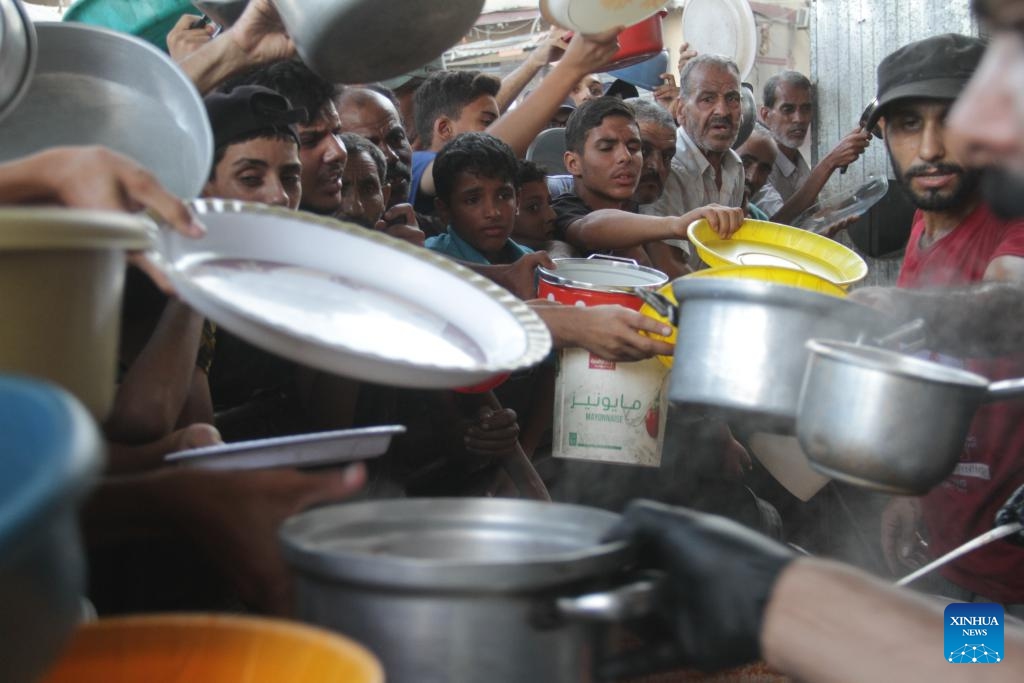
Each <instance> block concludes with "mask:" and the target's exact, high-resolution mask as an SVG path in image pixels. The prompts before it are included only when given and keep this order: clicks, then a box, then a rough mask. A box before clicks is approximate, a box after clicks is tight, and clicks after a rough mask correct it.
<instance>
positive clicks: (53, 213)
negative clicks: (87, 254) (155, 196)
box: [0, 206, 156, 251]
mask: <svg viewBox="0 0 1024 683" xmlns="http://www.w3.org/2000/svg"><path fill="white" fill-rule="evenodd" d="M0 225H3V230H0V251H13V250H30V249H31V250H38V249H134V250H138V249H149V248H151V247H152V246H153V240H154V234H155V233H156V226H155V225H154V224H153V222H152V221H151V220H149V219H148V218H146V217H145V216H143V215H130V214H126V213H117V212H114V211H87V210H84V209H63V208H55V207H49V206H44V207H9V208H7V207H5V208H0Z"/></svg>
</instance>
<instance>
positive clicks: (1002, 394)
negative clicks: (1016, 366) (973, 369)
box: [985, 377, 1024, 401]
mask: <svg viewBox="0 0 1024 683" xmlns="http://www.w3.org/2000/svg"><path fill="white" fill-rule="evenodd" d="M1020 396H1024V377H1017V378H1015V379H1003V380H1000V381H998V382H992V384H989V385H988V391H987V392H986V394H985V400H986V401H1003V400H1006V399H1008V398H1018V397H1020Z"/></svg>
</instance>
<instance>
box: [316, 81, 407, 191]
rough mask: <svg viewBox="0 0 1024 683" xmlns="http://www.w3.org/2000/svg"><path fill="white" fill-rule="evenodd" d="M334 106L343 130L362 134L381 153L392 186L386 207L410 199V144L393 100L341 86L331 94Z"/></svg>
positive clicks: (359, 89) (378, 94)
mask: <svg viewBox="0 0 1024 683" xmlns="http://www.w3.org/2000/svg"><path fill="white" fill-rule="evenodd" d="M334 105H335V106H336V107H337V109H338V118H339V119H340V121H341V130H342V131H344V132H346V133H355V134H357V135H362V136H363V137H365V138H366V139H367V140H369V141H370V142H372V143H373V144H375V145H377V147H379V148H380V151H381V152H383V153H384V159H385V160H386V161H387V163H388V173H387V181H388V185H389V186H390V187H391V197H390V198H389V199H388V206H389V207H391V206H394V205H395V204H403V203H405V202H407V201H409V180H410V177H411V176H410V173H411V171H410V169H409V166H410V165H411V164H412V144H410V142H409V138H408V136H407V135H406V130H405V127H404V126H403V125H402V119H401V116H400V115H399V113H398V109H397V108H396V107H395V105H394V103H393V102H392V101H391V100H390V99H388V98H387V97H385V96H384V95H382V94H380V93H379V92H376V91H374V90H370V89H369V88H346V87H342V88H341V89H340V90H339V92H338V94H337V95H336V96H335V97H334Z"/></svg>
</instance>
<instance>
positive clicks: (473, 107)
mask: <svg viewBox="0 0 1024 683" xmlns="http://www.w3.org/2000/svg"><path fill="white" fill-rule="evenodd" d="M499 116H501V114H500V113H499V112H498V100H496V99H494V98H493V97H491V96H490V95H481V96H480V97H478V98H476V99H475V100H473V101H472V102H470V103H469V104H467V105H466V106H464V107H463V108H462V110H461V111H460V112H459V116H458V118H454V119H452V118H449V117H447V116H442V117H440V118H439V119H437V120H436V121H435V122H434V139H433V145H432V146H431V149H432V150H434V151H435V152H439V151H441V148H442V147H444V146H445V144H446V143H448V142H450V141H451V140H454V139H455V138H456V137H458V136H459V135H462V134H463V133H483V132H484V131H486V130H487V128H488V127H489V126H490V125H491V124H492V123H494V122H495V121H497V120H498V117H499Z"/></svg>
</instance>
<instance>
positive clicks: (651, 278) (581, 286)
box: [537, 254, 668, 311]
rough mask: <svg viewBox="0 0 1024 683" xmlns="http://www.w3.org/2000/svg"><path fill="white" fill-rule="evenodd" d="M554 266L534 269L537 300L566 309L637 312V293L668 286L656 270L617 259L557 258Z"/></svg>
mask: <svg viewBox="0 0 1024 683" xmlns="http://www.w3.org/2000/svg"><path fill="white" fill-rule="evenodd" d="M555 265H556V266H557V268H556V269H554V270H550V269H548V268H543V267H541V268H537V276H538V279H539V282H538V285H537V296H539V297H540V298H542V299H547V300H549V301H557V302H559V303H562V304H566V305H568V306H599V305H601V304H618V305H619V306H625V307H626V308H632V309H633V310H634V311H638V310H640V307H641V306H643V301H642V300H641V299H640V298H638V296H637V294H638V291H639V290H641V289H646V290H651V291H655V290H657V289H658V288H659V287H661V286H662V285H664V284H665V283H666V282H668V276H667V275H665V273H663V272H661V271H660V270H655V269H654V268H648V267H646V266H641V265H637V262H636V261H634V260H633V259H627V258H621V257H618V256H606V255H604V254H591V255H590V256H588V257H587V258H560V259H555Z"/></svg>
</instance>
